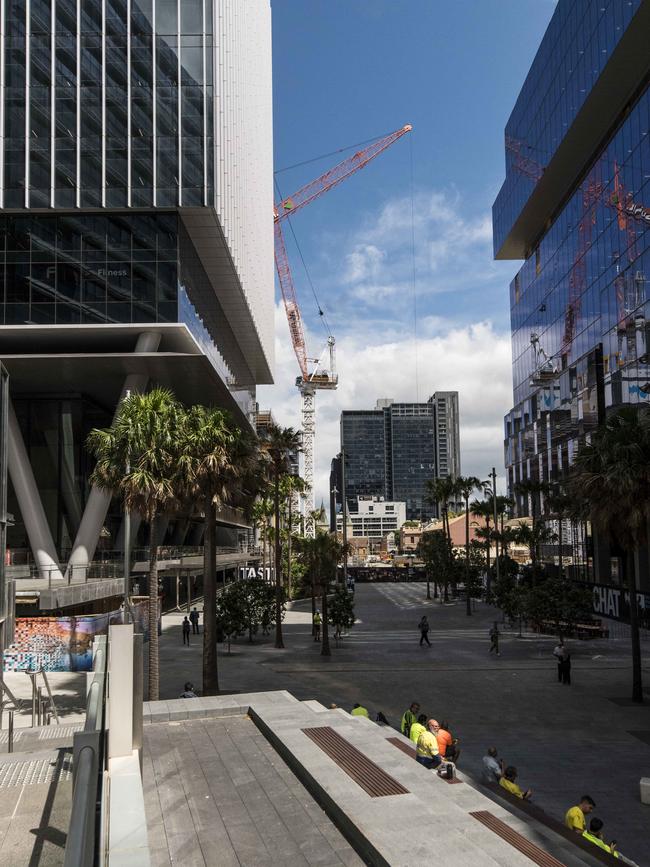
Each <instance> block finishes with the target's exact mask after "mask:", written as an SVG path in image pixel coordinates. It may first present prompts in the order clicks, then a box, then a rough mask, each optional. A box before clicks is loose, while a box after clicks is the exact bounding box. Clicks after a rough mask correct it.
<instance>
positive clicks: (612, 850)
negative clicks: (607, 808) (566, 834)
mask: <svg viewBox="0 0 650 867" xmlns="http://www.w3.org/2000/svg"><path fill="white" fill-rule="evenodd" d="M603 825H604V822H603V820H602V819H597V818H596V817H595V816H594V818H593V819H592V820H591V822H589V830H588V831H583V832H582V836H583V837H584V838H585V840H589V842H590V843H593V844H594V845H595V846H598V848H599V849H604V850H605V852H609V854H610V855H613V856H614V858H618V857H619V855H618V852H617V851H616V843H614V842H612V843H610V844H609V846H608V845H607V843H605V841H604V840H603Z"/></svg>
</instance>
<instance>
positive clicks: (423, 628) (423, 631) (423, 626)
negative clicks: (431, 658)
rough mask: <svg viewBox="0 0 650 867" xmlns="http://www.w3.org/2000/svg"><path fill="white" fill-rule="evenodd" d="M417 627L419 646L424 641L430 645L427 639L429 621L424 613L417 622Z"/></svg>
mask: <svg viewBox="0 0 650 867" xmlns="http://www.w3.org/2000/svg"><path fill="white" fill-rule="evenodd" d="M418 629H419V630H420V647H422V644H423V642H425V641H426V643H427V644H428V645H429V647H431V642H430V641H429V621H428V620H427V618H426V617H425V616H424V615H423V616H422V619H421V620H420V622H419V623H418Z"/></svg>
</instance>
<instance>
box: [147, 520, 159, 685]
mask: <svg viewBox="0 0 650 867" xmlns="http://www.w3.org/2000/svg"><path fill="white" fill-rule="evenodd" d="M157 533H158V516H157V515H154V517H153V518H152V519H151V521H150V522H149V701H158V698H159V695H160V665H159V663H160V660H159V658H158V645H159V642H158V548H157V546H156V534H157Z"/></svg>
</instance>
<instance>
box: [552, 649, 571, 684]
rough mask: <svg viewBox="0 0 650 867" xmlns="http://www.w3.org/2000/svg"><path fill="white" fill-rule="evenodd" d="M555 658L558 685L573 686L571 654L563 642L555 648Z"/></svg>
mask: <svg viewBox="0 0 650 867" xmlns="http://www.w3.org/2000/svg"><path fill="white" fill-rule="evenodd" d="M553 656H554V657H555V658H556V659H557V680H558V683H565V684H567V685H569V686H570V685H571V654H570V653H569V648H568V647H567V646H566V644H565V643H564V642H563V641H560V643H559V644H557V645H556V646H555V649H554V650H553Z"/></svg>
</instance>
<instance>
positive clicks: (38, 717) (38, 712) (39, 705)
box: [36, 686, 43, 726]
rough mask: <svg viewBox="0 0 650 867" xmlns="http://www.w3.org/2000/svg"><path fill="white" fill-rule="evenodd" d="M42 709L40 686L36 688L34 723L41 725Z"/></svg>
mask: <svg viewBox="0 0 650 867" xmlns="http://www.w3.org/2000/svg"><path fill="white" fill-rule="evenodd" d="M42 711H43V696H42V695H41V688H40V686H39V687H37V688H36V724H37V725H38V726H40V725H41V713H42Z"/></svg>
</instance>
